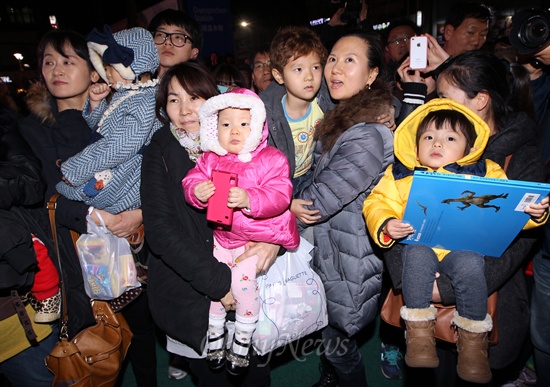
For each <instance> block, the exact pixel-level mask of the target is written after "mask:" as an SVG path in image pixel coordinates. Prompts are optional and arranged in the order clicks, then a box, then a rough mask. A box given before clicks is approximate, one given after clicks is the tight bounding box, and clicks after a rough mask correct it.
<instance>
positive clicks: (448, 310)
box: [380, 288, 498, 345]
mask: <svg viewBox="0 0 550 387" xmlns="http://www.w3.org/2000/svg"><path fill="white" fill-rule="evenodd" d="M403 305H405V303H404V302H403V295H402V294H401V292H400V291H394V290H393V288H392V289H390V291H389V293H388V295H387V297H386V299H385V300H384V304H382V310H381V311H380V318H381V319H382V320H384V321H385V322H386V323H388V324H390V325H393V326H396V327H398V328H401V329H405V322H404V321H403V319H402V318H401V307H402V306H403ZM433 305H434V306H435V307H436V309H437V318H436V320H435V338H436V339H439V340H443V341H447V342H450V343H456V340H457V332H456V329H455V327H454V325H453V324H452V323H451V320H452V319H453V316H454V312H455V311H456V307H455V306H454V305H449V306H445V305H443V304H438V303H434V304H433ZM496 311H497V292H494V293H493V294H491V295H490V296H489V298H488V299H487V313H489V315H491V318H492V319H493V330H492V331H491V332H490V333H489V344H491V345H495V344H497V343H498V326H497V313H496Z"/></svg>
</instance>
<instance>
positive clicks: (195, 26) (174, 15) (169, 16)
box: [147, 9, 203, 51]
mask: <svg viewBox="0 0 550 387" xmlns="http://www.w3.org/2000/svg"><path fill="white" fill-rule="evenodd" d="M162 24H166V25H173V26H178V27H180V28H183V29H184V30H186V31H187V33H189V35H190V38H191V40H192V45H193V48H198V49H199V51H200V50H202V41H203V32H202V28H201V26H200V24H199V23H198V22H197V21H196V20H195V19H193V18H192V17H191V16H190V15H189V14H188V13H186V12H184V11H180V10H178V9H165V10H163V11H160V12H159V13H157V14H156V15H155V16H154V17H153V18H152V19H151V22H150V23H149V27H148V28H147V29H148V30H149V31H151V32H152V33H154V32H155V31H156V30H157V28H159V27H160V26H161V25H162Z"/></svg>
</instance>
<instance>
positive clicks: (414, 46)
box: [409, 36, 428, 69]
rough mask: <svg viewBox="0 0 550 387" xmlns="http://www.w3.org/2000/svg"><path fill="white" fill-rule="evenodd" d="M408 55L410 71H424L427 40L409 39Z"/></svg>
mask: <svg viewBox="0 0 550 387" xmlns="http://www.w3.org/2000/svg"><path fill="white" fill-rule="evenodd" d="M410 41H411V50H410V53H409V56H410V59H411V60H410V64H411V69H425V68H426V67H428V38H427V37H425V36H413V37H411V40H410Z"/></svg>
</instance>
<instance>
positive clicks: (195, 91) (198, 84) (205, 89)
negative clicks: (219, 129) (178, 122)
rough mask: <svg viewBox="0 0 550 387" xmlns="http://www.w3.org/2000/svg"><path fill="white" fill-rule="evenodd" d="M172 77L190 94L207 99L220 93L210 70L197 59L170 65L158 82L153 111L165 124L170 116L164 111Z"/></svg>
mask: <svg viewBox="0 0 550 387" xmlns="http://www.w3.org/2000/svg"><path fill="white" fill-rule="evenodd" d="M172 79H175V80H177V81H178V83H179V84H180V85H181V87H183V89H184V90H185V91H186V92H187V93H188V94H189V95H192V96H195V97H200V98H204V99H208V98H210V97H213V96H215V95H218V94H220V92H219V91H218V87H217V85H216V81H215V80H214V77H213V76H212V74H211V73H210V71H209V70H208V69H207V68H206V67H205V66H204V65H202V64H200V63H199V62H197V61H188V62H183V63H179V64H177V65H175V66H172V67H170V68H169V69H168V71H166V72H165V73H164V74H163V76H162V78H161V80H160V84H159V88H158V91H157V100H156V105H155V112H156V114H157V117H158V119H159V120H160V121H161V122H162V123H164V124H167V123H169V122H170V117H168V114H167V113H166V104H167V102H168V98H169V96H168V89H169V87H170V82H172Z"/></svg>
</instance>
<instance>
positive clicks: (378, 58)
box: [340, 32, 387, 89]
mask: <svg viewBox="0 0 550 387" xmlns="http://www.w3.org/2000/svg"><path fill="white" fill-rule="evenodd" d="M348 36H354V37H357V38H359V39H361V40H363V41H364V42H365V43H366V45H367V52H366V55H367V60H368V65H369V67H370V68H371V69H373V68H378V76H377V77H376V79H375V80H374V82H373V83H372V85H370V86H371V88H374V89H376V88H379V87H384V88H385V87H386V86H387V85H386V83H387V77H386V61H385V60H384V44H383V43H382V39H381V38H380V35H379V34H377V33H375V32H351V33H349V34H346V35H343V36H342V38H344V37H348ZM340 39H341V38H340Z"/></svg>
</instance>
